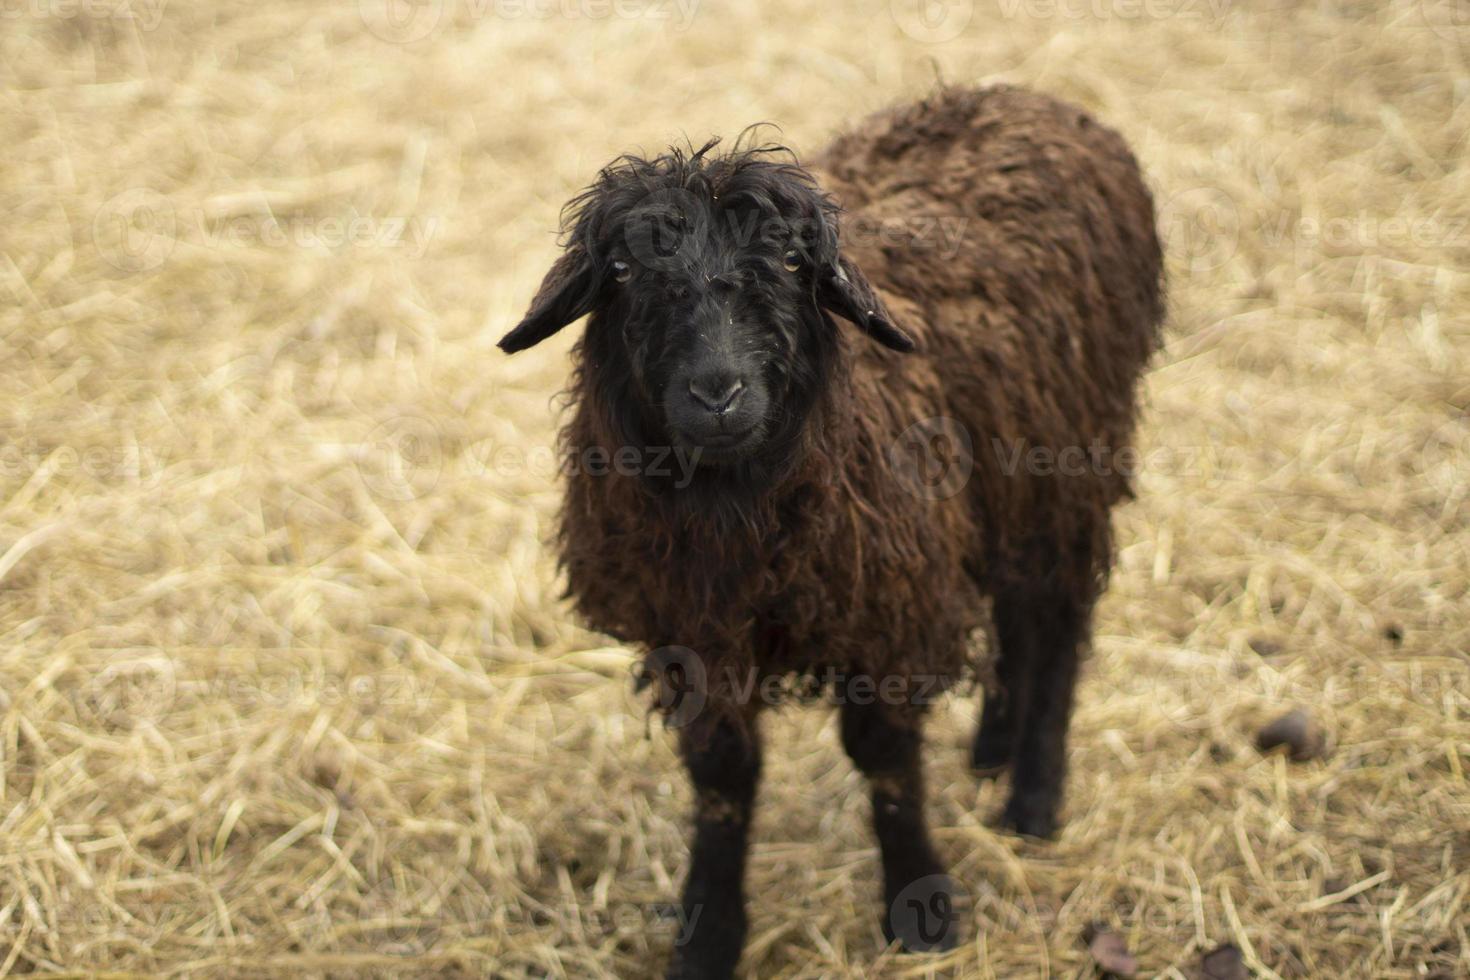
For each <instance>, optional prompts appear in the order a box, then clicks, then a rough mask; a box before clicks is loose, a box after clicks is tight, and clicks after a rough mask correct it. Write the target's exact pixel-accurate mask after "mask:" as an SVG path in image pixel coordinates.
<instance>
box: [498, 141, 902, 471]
mask: <svg viewBox="0 0 1470 980" xmlns="http://www.w3.org/2000/svg"><path fill="white" fill-rule="evenodd" d="M714 147H715V144H714V143H713V142H711V143H709V144H706V145H705V146H704V147H703V148H702V149H700V150H697V151H695V152H693V153H690V154H685V153H682V152H680V151H678V150H671V151H670V152H669V153H667V154H664V155H662V156H658V157H655V158H653V159H651V160H646V159H641V158H634V157H625V158H623V159H621V160H619V161H616V162H615V163H613V164H612V165H610V166H609V167H607V168H605V169H604V170H603V171H602V172H601V174H600V176H599V177H598V180H597V181H596V182H595V183H594V184H593V185H592V186H591V187H590V188H588V189H587V190H586V191H585V192H583V193H582V194H581V195H579V196H578V197H577V198H575V199H573V201H572V202H571V204H570V205H568V210H567V225H568V236H567V237H568V241H567V244H566V250H565V252H564V253H563V254H562V256H561V258H560V259H559V260H558V261H557V262H556V263H555V265H554V266H553V267H552V269H551V271H550V272H549V273H548V274H547V276H546V279H545V281H543V283H542V285H541V289H540V291H539V292H538V293H537V296H536V299H535V300H534V301H533V303H532V306H531V310H530V312H529V313H527V315H526V317H525V319H524V320H522V322H521V323H520V324H519V325H518V326H517V327H516V328H515V329H514V330H512V331H511V332H510V333H509V334H507V335H506V336H505V338H504V339H502V340H501V343H500V346H501V348H502V349H504V350H505V351H507V352H509V353H514V352H515V351H518V350H521V349H524V348H526V347H529V346H531V345H532V344H535V343H538V342H539V341H541V340H542V339H544V338H545V337H548V336H550V335H551V334H552V333H554V332H556V331H557V330H559V329H560V328H561V327H562V326H565V325H566V324H567V323H570V322H571V321H573V320H575V319H577V318H578V317H580V316H582V315H583V314H589V313H590V314H591V319H590V321H589V323H588V326H587V332H586V334H585V336H584V339H583V350H582V354H583V357H582V359H581V361H582V364H583V370H584V371H587V372H589V373H590V374H591V375H592V376H591V377H590V379H589V380H590V381H591V385H592V387H593V389H594V390H596V391H597V392H598V393H599V395H600V397H601V399H602V400H603V401H604V403H605V406H606V408H607V411H608V413H609V414H610V415H613V416H615V417H616V419H617V427H618V428H620V429H621V430H622V431H621V432H619V433H617V435H618V437H619V438H622V439H625V440H641V442H639V441H629V442H628V443H627V444H629V445H635V446H636V445H643V446H649V445H654V444H659V445H672V446H674V447H678V448H680V449H682V450H685V451H686V452H688V453H689V456H690V458H692V459H695V460H697V461H698V463H699V465H701V466H709V467H731V466H741V465H746V464H751V463H754V462H757V461H759V460H760V458H761V457H762V456H772V457H782V456H784V455H786V454H788V453H789V449H790V446H791V445H792V443H793V442H794V440H795V439H796V437H797V436H798V435H799V433H800V430H801V427H802V425H803V424H804V422H805V419H806V417H807V415H808V411H809V409H810V407H811V405H812V403H813V400H814V398H815V397H816V396H817V394H818V393H819V392H820V391H821V390H822V386H823V382H824V379H825V377H826V374H827V371H828V368H829V366H830V364H831V361H832V358H833V357H834V353H835V350H836V346H837V339H836V333H835V328H834V326H833V324H832V321H831V320H830V319H829V318H828V316H827V313H828V312H831V313H836V314H837V315H839V316H841V317H843V318H845V319H847V320H849V321H851V322H852V323H854V324H855V325H857V326H858V327H859V328H860V329H861V330H863V331H864V332H866V333H867V334H869V335H870V336H871V337H873V338H874V339H875V340H876V341H878V342H879V343H882V344H884V345H886V346H888V347H891V348H893V349H895V350H900V351H907V350H911V349H912V348H913V343H912V341H911V340H910V339H909V337H908V336H907V335H906V334H905V333H903V331H901V330H900V329H899V328H898V327H896V326H894V325H893V324H892V323H891V321H890V319H889V315H888V313H887V311H886V310H885V309H884V307H883V305H882V304H881V302H880V301H879V300H878V298H877V297H876V296H875V295H874V293H873V291H872V289H871V287H870V286H869V285H868V283H867V280H866V279H865V278H864V277H863V275H862V273H861V271H860V270H858V269H857V267H856V266H855V265H853V264H852V263H851V262H850V261H848V260H847V259H846V258H844V257H843V256H842V255H841V252H840V249H839V246H838V208H837V206H836V204H835V203H833V202H832V201H831V200H830V199H829V198H828V197H827V196H826V195H825V194H823V193H822V191H821V190H820V188H819V187H818V186H817V184H816V181H815V180H814V179H813V178H812V176H811V175H810V174H809V173H808V172H807V171H806V170H804V169H802V168H801V167H800V166H799V165H798V164H797V163H796V162H795V161H794V160H793V159H791V158H790V156H789V153H787V152H786V151H784V150H782V149H780V148H778V147H762V148H756V149H744V150H740V149H737V150H736V151H735V152H733V153H730V154H727V155H716V154H714V153H712V151H713V149H714Z"/></svg>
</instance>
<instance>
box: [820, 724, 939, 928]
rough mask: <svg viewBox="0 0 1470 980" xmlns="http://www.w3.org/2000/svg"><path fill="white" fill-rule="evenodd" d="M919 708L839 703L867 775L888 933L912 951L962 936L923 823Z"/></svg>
mask: <svg viewBox="0 0 1470 980" xmlns="http://www.w3.org/2000/svg"><path fill="white" fill-rule="evenodd" d="M920 721H921V718H920V715H919V713H918V712H917V711H913V710H911V709H910V710H905V709H903V708H895V707H894V706H892V705H887V704H879V703H862V704H859V703H854V701H853V700H852V699H847V700H844V702H843V704H842V745H843V748H845V749H846V750H847V754H848V755H849V756H850V757H851V758H852V761H853V763H854V764H855V765H856V766H857V767H858V769H860V770H861V771H862V773H863V775H865V776H867V777H868V786H869V790H870V792H871V794H872V801H873V830H874V832H875V833H876V835H877V838H878V848H879V852H880V854H881V855H882V861H883V892H884V905H885V908H886V909H887V913H886V914H885V915H884V917H883V935H884V937H885V938H886V939H887V940H888V941H889V942H892V941H893V940H895V939H897V940H899V941H900V942H901V943H902V945H903V948H904V949H906V950H909V951H911V952H912V951H924V950H935V949H951V948H953V947H954V945H955V943H956V942H958V939H959V915H958V913H957V912H956V910H955V908H954V884H953V882H952V881H951V880H950V878H949V876H948V875H947V874H945V873H944V869H943V866H942V865H941V864H940V863H939V858H938V857H936V856H935V854H934V847H933V845H932V844H931V843H930V841H929V830H928V827H927V826H926V825H925V823H924V781H923V767H922V764H921V759H922V753H923V745H924V742H923V734H922V732H921V729H920Z"/></svg>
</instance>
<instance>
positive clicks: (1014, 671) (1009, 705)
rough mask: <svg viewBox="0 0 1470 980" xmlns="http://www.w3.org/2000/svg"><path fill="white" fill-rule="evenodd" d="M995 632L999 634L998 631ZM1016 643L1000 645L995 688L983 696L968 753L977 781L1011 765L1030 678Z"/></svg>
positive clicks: (994, 774) (996, 773) (995, 774)
mask: <svg viewBox="0 0 1470 980" xmlns="http://www.w3.org/2000/svg"><path fill="white" fill-rule="evenodd" d="M998 632H999V631H998ZM1017 646H1018V644H1017V643H1014V642H1010V643H1002V644H1001V645H1000V650H999V652H998V656H997V658H996V668H995V673H996V680H997V681H998V682H999V687H998V689H996V690H987V691H986V692H985V698H984V703H983V705H982V707H981V709H980V727H979V729H978V730H977V731H976V732H975V743H974V745H973V746H971V749H970V765H971V766H972V767H973V768H974V770H975V772H976V774H978V775H980V776H981V777H989V776H997V775H999V774H1000V773H1001V771H1002V770H1004V769H1005V768H1006V767H1007V766H1009V765H1010V764H1011V756H1012V754H1013V753H1014V751H1015V745H1016V727H1017V725H1016V721H1017V716H1018V715H1019V714H1020V709H1021V707H1022V706H1024V705H1025V703H1026V697H1027V693H1028V688H1027V684H1028V683H1029V681H1030V675H1029V674H1028V673H1027V672H1026V671H1025V670H1021V669H1018V668H1019V667H1022V666H1024V663H1025V662H1024V660H1023V659H1022V657H1021V655H1020V652H1019V650H1017V649H1016V647H1017Z"/></svg>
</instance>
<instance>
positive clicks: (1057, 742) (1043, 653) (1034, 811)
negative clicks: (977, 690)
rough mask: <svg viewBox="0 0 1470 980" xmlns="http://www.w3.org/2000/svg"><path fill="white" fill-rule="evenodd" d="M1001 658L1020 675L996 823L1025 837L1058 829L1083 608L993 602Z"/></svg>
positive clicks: (1059, 600) (1061, 602) (1065, 603)
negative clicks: (1006, 787) (1006, 783)
mask: <svg viewBox="0 0 1470 980" xmlns="http://www.w3.org/2000/svg"><path fill="white" fill-rule="evenodd" d="M996 605H997V608H996V617H997V621H996V625H997V627H998V631H999V633H1000V638H1001V644H1002V646H1003V647H1004V646H1008V647H1009V650H1008V651H1006V652H1004V653H1003V656H1004V657H1009V658H1014V660H1015V662H1016V663H1017V665H1018V667H1017V669H1018V670H1020V671H1024V673H1025V674H1026V675H1027V677H1026V680H1025V681H1024V684H1023V685H1022V690H1023V692H1024V693H1023V697H1024V702H1022V703H1021V705H1020V707H1021V710H1020V713H1019V716H1018V717H1017V719H1016V724H1017V727H1016V736H1015V747H1014V753H1013V757H1012V760H1011V798H1010V801H1009V802H1008V803H1007V804H1006V809H1005V813H1004V815H1003V816H1002V822H1003V823H1004V824H1005V825H1006V826H1008V827H1011V828H1013V829H1015V830H1017V831H1019V832H1020V833H1022V834H1026V835H1027V836H1031V837H1051V836H1052V835H1053V834H1055V833H1056V829H1057V811H1058V809H1059V808H1060V807H1061V801H1062V785H1063V783H1064V781H1065V777H1066V769H1067V726H1068V723H1069V721H1070V719H1071V713H1072V692H1073V689H1074V688H1075V687H1076V683H1077V665H1078V650H1079V647H1080V645H1081V643H1082V640H1083V638H1084V633H1085V631H1086V629H1087V619H1088V616H1087V609H1088V606H1087V604H1086V603H1083V602H1079V601H1077V600H1076V599H1073V598H1068V597H1062V596H1049V597H1045V598H1043V597H1039V596H1035V595H1024V596H1012V597H1010V598H1009V601H1001V602H997V604H996Z"/></svg>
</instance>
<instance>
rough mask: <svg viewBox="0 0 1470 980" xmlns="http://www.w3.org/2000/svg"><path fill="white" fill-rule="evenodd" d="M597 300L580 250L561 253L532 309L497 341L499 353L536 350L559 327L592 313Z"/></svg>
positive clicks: (593, 283)
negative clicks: (532, 348)
mask: <svg viewBox="0 0 1470 980" xmlns="http://www.w3.org/2000/svg"><path fill="white" fill-rule="evenodd" d="M596 297H597V289H596V283H595V281H594V279H593V274H592V264H591V263H590V262H588V261H587V254H586V252H584V251H583V250H582V248H581V246H578V245H573V246H571V247H569V248H568V249H567V250H566V251H565V252H563V253H562V255H561V258H559V259H557V260H556V262H555V263H553V264H552V266H551V268H550V269H549V270H548V271H547V273H546V278H544V279H542V280H541V288H540V289H537V290H536V298H535V299H533V300H531V309H530V310H529V311H528V312H527V313H526V316H525V318H524V319H522V320H521V322H520V323H518V324H516V327H515V329H514V330H512V331H511V332H510V333H508V334H506V335H505V336H504V337H501V338H500V345H499V346H500V349H501V350H503V351H505V352H506V353H507V354H514V353H515V352H516V351H522V350H525V349H526V348H527V347H535V346H536V345H537V344H539V343H541V341H543V340H545V339H546V338H547V337H550V336H551V335H552V334H554V333H556V332H557V331H558V330H560V329H561V328H562V327H564V326H566V325H567V324H569V323H571V322H572V321H573V320H577V319H579V318H581V317H583V316H586V315H587V314H588V313H591V312H592V302H593V300H594V299H596Z"/></svg>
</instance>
